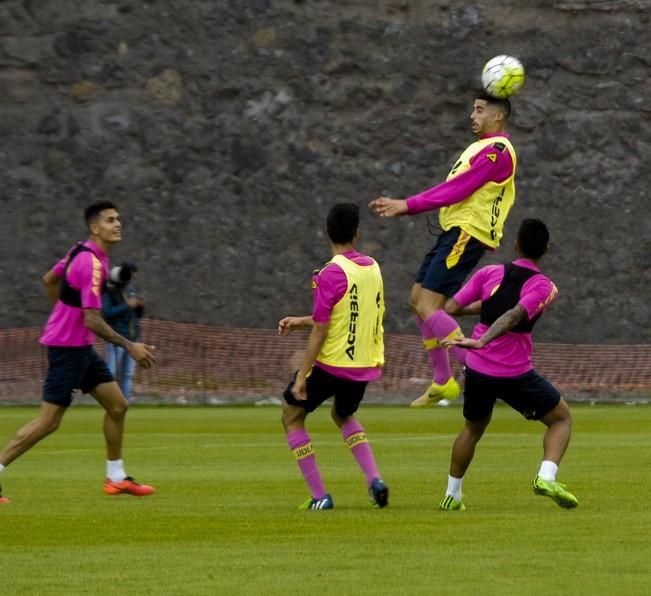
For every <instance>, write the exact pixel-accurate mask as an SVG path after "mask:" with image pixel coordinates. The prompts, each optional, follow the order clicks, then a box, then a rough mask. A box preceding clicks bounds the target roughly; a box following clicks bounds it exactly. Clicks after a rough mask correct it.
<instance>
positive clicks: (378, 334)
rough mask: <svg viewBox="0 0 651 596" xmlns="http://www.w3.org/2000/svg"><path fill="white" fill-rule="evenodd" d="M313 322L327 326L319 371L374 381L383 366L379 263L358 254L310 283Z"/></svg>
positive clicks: (349, 254)
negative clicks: (326, 335) (320, 369)
mask: <svg viewBox="0 0 651 596" xmlns="http://www.w3.org/2000/svg"><path fill="white" fill-rule="evenodd" d="M312 298H313V308H312V320H313V321H315V322H316V323H324V324H325V323H327V324H328V337H327V339H326V342H325V344H324V346H323V348H322V349H321V352H320V353H319V355H318V357H317V360H316V363H315V365H316V366H318V367H319V368H322V369H323V370H325V371H326V372H328V373H330V374H332V375H334V376H336V377H339V378H342V379H346V380H350V381H373V380H375V379H378V378H380V376H381V375H382V365H383V364H384V332H383V326H382V325H383V323H382V319H383V316H384V291H383V287H382V276H381V274H380V270H379V267H378V265H377V263H376V262H375V261H374V260H373V259H372V258H371V257H368V256H366V255H363V254H361V253H359V252H356V251H350V252H345V253H343V254H342V255H337V256H336V257H334V258H333V259H332V260H331V261H330V262H329V263H328V264H327V265H326V266H325V267H324V268H323V269H321V270H320V271H318V272H317V273H315V274H314V276H313V278H312Z"/></svg>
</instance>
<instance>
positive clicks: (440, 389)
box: [409, 377, 461, 408]
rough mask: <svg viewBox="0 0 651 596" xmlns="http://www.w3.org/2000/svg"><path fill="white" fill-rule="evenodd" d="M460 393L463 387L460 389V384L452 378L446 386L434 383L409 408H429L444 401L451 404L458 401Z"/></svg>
mask: <svg viewBox="0 0 651 596" xmlns="http://www.w3.org/2000/svg"><path fill="white" fill-rule="evenodd" d="M460 393H461V387H459V383H457V381H456V380H455V379H454V378H453V377H450V378H449V379H448V381H447V383H445V384H444V385H438V384H437V383H432V384H431V385H430V386H429V387H428V388H427V390H426V391H425V393H423V395H421V396H420V397H418V398H417V399H415V400H414V401H412V402H411V404H410V405H409V407H410V408H427V407H429V406H433V405H434V404H436V403H438V402H440V401H441V400H444V399H445V400H448V401H449V402H450V401H452V400H455V399H457V397H459V394H460Z"/></svg>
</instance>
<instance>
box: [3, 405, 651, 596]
mask: <svg viewBox="0 0 651 596" xmlns="http://www.w3.org/2000/svg"><path fill="white" fill-rule="evenodd" d="M35 414H36V409H35V408H3V409H1V410H0V443H3V444H4V443H5V442H6V441H7V440H8V439H9V437H10V436H11V435H12V434H13V432H14V431H15V430H16V429H17V428H18V427H19V426H20V425H21V424H23V423H24V422H26V421H27V420H29V419H30V418H31V417H33V416H34V415H35ZM573 414H574V436H573V439H572V444H571V445H570V449H569V451H568V453H567V455H566V459H565V461H564V463H563V465H562V466H561V472H560V480H561V481H566V482H567V483H568V485H569V487H570V488H571V490H572V491H573V492H575V494H576V495H577V497H578V498H579V502H580V505H579V507H578V508H577V509H575V510H571V511H567V510H563V509H561V508H559V507H558V506H556V505H555V504H554V503H553V502H552V501H551V500H549V499H546V498H544V497H538V496H534V495H533V493H532V490H531V481H532V479H533V477H534V475H535V473H536V472H537V469H538V465H539V461H540V458H541V442H542V430H543V427H542V425H541V424H539V423H532V422H526V421H524V420H522V419H520V418H519V417H518V415H517V414H516V413H515V412H513V411H511V410H510V409H508V408H506V407H498V408H497V409H496V411H495V416H494V420H493V423H492V424H491V426H490V427H489V429H488V431H487V434H486V435H485V436H484V439H483V440H482V442H481V443H480V445H479V447H478V450H477V454H476V457H475V461H474V462H473V465H472V466H471V468H470V470H469V472H468V474H467V476H466V480H465V482H464V493H465V498H464V501H465V503H466V506H467V507H468V509H467V511H465V512H440V511H438V510H437V503H438V501H439V500H440V498H441V497H442V495H443V493H444V491H445V487H446V481H447V468H448V459H449V453H450V447H451V444H452V440H453V438H454V437H455V436H456V433H457V431H458V430H459V429H460V427H461V425H462V416H461V410H460V408H458V407H451V408H447V409H444V408H435V409H432V410H426V411H414V410H409V409H408V408H399V407H366V408H364V407H362V409H361V411H360V415H359V418H360V420H361V421H362V423H363V424H364V425H365V427H366V430H367V432H368V434H369V436H370V438H371V440H372V443H373V446H374V449H375V453H376V457H377V460H378V463H379V465H380V469H381V470H382V474H383V476H384V478H385V480H386V482H387V483H388V484H389V486H390V488H391V498H390V505H389V507H388V508H386V509H383V510H374V509H372V508H370V504H369V502H368V498H367V495H366V488H365V484H364V480H363V477H362V475H361V472H360V471H359V470H358V469H357V466H356V464H355V462H354V460H353V458H352V457H351V455H350V453H348V449H346V448H345V447H344V445H343V442H342V440H341V437H340V435H339V433H338V432H337V430H336V428H335V427H334V425H333V424H332V422H331V421H330V419H329V416H328V411H327V409H325V408H322V409H320V410H319V411H318V412H316V413H315V414H314V415H313V416H312V418H311V419H310V421H309V430H310V432H311V435H312V440H313V443H314V447H315V450H316V453H317V457H318V460H319V464H320V467H321V471H322V472H323V475H324V477H325V481H326V486H327V487H328V490H329V491H330V492H331V493H332V495H333V497H334V501H335V509H334V510H333V511H298V510H296V507H297V506H298V504H299V503H301V502H302V501H303V500H304V499H305V498H306V497H307V496H308V492H307V490H306V487H305V486H304V484H303V481H302V479H301V477H300V475H299V472H298V469H297V467H296V464H295V463H294V461H293V460H292V457H291V454H290V452H289V450H288V448H287V446H286V443H285V439H284V436H283V434H282V431H281V426H280V423H279V417H280V409H279V408H276V407H265V408H253V407H239V408H178V407H158V408H156V407H134V408H132V410H131V411H130V412H129V416H128V422H127V435H126V444H125V460H126V463H127V471H128V472H129V473H130V474H133V475H134V476H135V477H136V478H137V479H139V480H141V481H142V482H147V483H152V484H154V485H155V486H156V487H157V491H158V492H157V493H156V494H155V495H154V496H152V497H147V498H140V499H138V498H135V497H129V496H119V497H108V496H105V495H103V493H102V490H101V488H102V479H103V475H104V451H103V440H102V435H101V411H100V409H99V408H92V407H78V408H72V409H71V411H70V412H68V414H67V416H66V418H65V419H64V422H63V424H62V427H61V428H60V429H59V431H58V432H57V433H55V434H54V435H53V436H51V437H49V438H47V439H45V440H44V441H43V442H42V443H41V444H39V445H37V446H36V447H35V448H34V449H32V451H31V452H29V453H28V454H26V455H25V456H24V457H22V458H20V459H19V460H17V461H16V462H15V463H14V464H12V466H11V467H10V468H9V469H7V470H6V472H5V473H4V475H3V486H4V489H5V490H4V492H5V495H6V496H9V497H11V498H12V502H11V503H10V504H8V505H0V569H1V572H0V590H1V592H2V594H7V596H13V595H20V594H25V595H30V596H31V595H40V594H43V595H48V596H49V595H52V594H66V595H71V594H157V595H158V594H193V595H194V594H283V595H284V594H301V595H302V594H310V593H312V594H450V595H455V596H458V595H462V594H496V595H497V594H499V595H504V594H518V595H521V594H536V595H540V594H559V593H561V594H586V595H587V594H590V595H594V594H609V595H610V594H626V595H630V594H648V593H649V590H650V588H649V586H651V571H650V570H649V569H650V567H651V566H650V565H649V560H650V559H651V539H650V538H649V530H650V529H651V513H650V510H651V509H650V507H649V494H651V475H650V474H649V469H650V468H651V433H650V432H649V431H650V430H651V408H650V407H644V406H581V407H577V406H575V407H573Z"/></svg>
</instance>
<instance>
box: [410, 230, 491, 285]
mask: <svg viewBox="0 0 651 596" xmlns="http://www.w3.org/2000/svg"><path fill="white" fill-rule="evenodd" d="M485 252H486V246H484V245H483V244H482V243H481V242H479V240H477V239H476V238H473V237H472V236H470V235H468V234H467V233H466V232H464V231H463V230H462V229H461V228H457V227H455V228H450V229H449V230H448V231H447V232H442V233H441V234H440V235H439V237H438V239H437V240H436V244H435V245H434V247H433V248H432V250H430V251H429V252H428V253H427V254H426V255H425V258H424V259H423V262H422V263H421V266H420V269H419V270H418V273H417V274H416V283H419V284H420V285H421V286H422V287H423V288H425V289H426V290H431V291H433V292H438V293H439V294H443V295H444V296H448V297H450V296H453V295H454V294H456V293H457V292H458V291H459V289H460V288H461V286H462V284H463V282H464V280H465V279H466V277H468V274H469V273H470V272H471V271H472V270H473V268H474V267H475V265H477V263H479V259H481V257H482V255H483V254H484V253H485Z"/></svg>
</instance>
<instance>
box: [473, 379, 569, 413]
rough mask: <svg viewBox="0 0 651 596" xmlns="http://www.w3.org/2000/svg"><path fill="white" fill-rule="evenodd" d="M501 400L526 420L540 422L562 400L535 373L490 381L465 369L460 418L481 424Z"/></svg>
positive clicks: (549, 385) (548, 384)
mask: <svg viewBox="0 0 651 596" xmlns="http://www.w3.org/2000/svg"><path fill="white" fill-rule="evenodd" d="M496 399H501V400H502V401H503V402H505V403H507V404H509V406H511V407H512V408H513V409H514V410H517V411H518V412H520V414H522V415H523V416H524V417H525V418H526V419H527V420H540V419H541V418H543V417H544V416H546V415H547V414H549V412H551V411H552V410H553V409H554V408H555V407H556V406H557V405H558V402H560V400H561V394H560V393H559V392H558V389H556V387H554V386H553V385H552V384H551V383H550V382H549V381H548V380H547V379H545V378H544V377H541V376H540V375H539V374H538V373H537V372H536V371H533V370H532V371H530V372H528V373H525V374H523V375H520V376H519V377H491V376H488V375H484V374H481V373H478V372H477V371H474V370H472V369H470V368H468V367H466V384H465V387H464V390H463V400H464V401H463V416H464V418H465V419H466V420H470V421H471V422H478V421H479V420H484V418H487V417H488V416H490V415H491V413H492V412H493V406H494V405H495V400H496Z"/></svg>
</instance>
